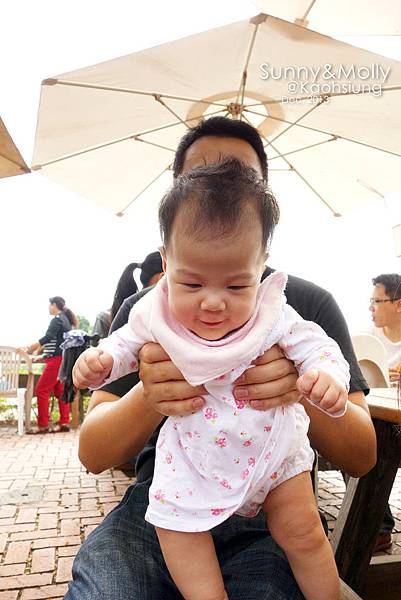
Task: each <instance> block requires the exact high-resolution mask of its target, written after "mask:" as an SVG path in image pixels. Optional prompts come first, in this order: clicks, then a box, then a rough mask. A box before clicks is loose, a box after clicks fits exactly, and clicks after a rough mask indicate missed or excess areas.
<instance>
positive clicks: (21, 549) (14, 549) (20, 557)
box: [4, 541, 31, 565]
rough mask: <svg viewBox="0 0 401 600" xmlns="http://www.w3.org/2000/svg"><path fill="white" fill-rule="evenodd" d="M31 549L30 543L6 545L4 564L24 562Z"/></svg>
mask: <svg viewBox="0 0 401 600" xmlns="http://www.w3.org/2000/svg"><path fill="white" fill-rule="evenodd" d="M30 549H31V542H30V541H26V542H10V543H9V545H8V549H7V553H6V557H5V559H4V564H6V565H9V564H11V563H21V562H26V560H27V558H28V555H29V551H30Z"/></svg>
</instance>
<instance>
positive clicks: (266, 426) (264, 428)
mask: <svg viewBox="0 0 401 600" xmlns="http://www.w3.org/2000/svg"><path fill="white" fill-rule="evenodd" d="M271 430H272V426H271V425H265V426H264V427H263V431H265V432H266V433H269V431H271Z"/></svg>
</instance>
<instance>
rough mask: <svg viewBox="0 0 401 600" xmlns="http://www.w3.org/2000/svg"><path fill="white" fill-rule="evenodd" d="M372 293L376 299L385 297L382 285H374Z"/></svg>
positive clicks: (385, 293)
mask: <svg viewBox="0 0 401 600" xmlns="http://www.w3.org/2000/svg"><path fill="white" fill-rule="evenodd" d="M373 293H374V294H375V296H377V297H379V296H387V292H386V288H385V287H384V285H383V284H382V283H376V284H375V285H374V286H373Z"/></svg>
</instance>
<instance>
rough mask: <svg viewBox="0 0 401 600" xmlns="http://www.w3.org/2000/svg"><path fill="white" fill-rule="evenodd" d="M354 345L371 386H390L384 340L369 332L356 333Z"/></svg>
mask: <svg viewBox="0 0 401 600" xmlns="http://www.w3.org/2000/svg"><path fill="white" fill-rule="evenodd" d="M352 345H353V346H354V351H355V354H356V358H357V361H358V363H359V366H360V369H361V371H362V374H363V376H364V377H365V379H366V381H367V382H368V385H369V387H372V388H385V387H390V380H389V374H388V355H387V352H386V349H385V347H384V345H383V344H382V342H381V341H380V340H379V339H378V338H377V337H375V336H374V335H370V334H369V333H363V334H360V335H354V336H353V337H352Z"/></svg>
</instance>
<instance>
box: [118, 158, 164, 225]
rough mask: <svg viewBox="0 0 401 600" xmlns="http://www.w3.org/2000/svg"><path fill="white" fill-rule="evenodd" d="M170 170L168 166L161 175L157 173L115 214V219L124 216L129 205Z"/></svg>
mask: <svg viewBox="0 0 401 600" xmlns="http://www.w3.org/2000/svg"><path fill="white" fill-rule="evenodd" d="M170 169H171V164H169V165H168V166H167V167H166V168H165V169H163V171H161V173H159V174H158V175H156V177H154V178H153V179H152V181H150V182H149V183H148V184H147V185H146V186H145V187H144V188H143V190H141V191H140V192H139V193H138V194H137V195H136V196H135V197H134V198H133V199H132V200H130V201H129V202H128V204H127V205H126V206H125V207H124V208H123V209H121V210H120V211H119V212H118V213H116V216H117V217H122V216H123V215H124V212H125V211H126V210H127V208H129V207H130V206H131V204H132V203H133V202H135V200H137V198H139V196H141V194H143V193H144V192H146V190H147V189H148V188H150V186H151V185H153V184H154V183H155V181H157V180H158V179H160V177H161V176H162V175H163V174H164V173H165V172H166V171H169V170H170Z"/></svg>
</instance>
